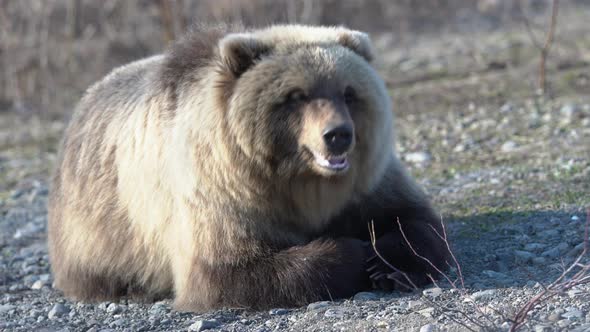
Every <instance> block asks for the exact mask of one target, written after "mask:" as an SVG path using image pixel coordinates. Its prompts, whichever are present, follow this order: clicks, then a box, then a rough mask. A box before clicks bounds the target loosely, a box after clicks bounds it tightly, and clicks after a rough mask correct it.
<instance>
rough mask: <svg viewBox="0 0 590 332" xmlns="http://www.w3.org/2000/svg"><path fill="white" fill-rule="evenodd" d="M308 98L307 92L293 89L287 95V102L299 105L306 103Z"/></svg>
mask: <svg viewBox="0 0 590 332" xmlns="http://www.w3.org/2000/svg"><path fill="white" fill-rule="evenodd" d="M306 98H307V95H306V94H305V92H304V91H303V90H301V89H293V90H291V92H289V93H288V94H287V98H286V102H288V103H298V102H301V101H304V100H305V99H306Z"/></svg>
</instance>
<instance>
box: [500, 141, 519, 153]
mask: <svg viewBox="0 0 590 332" xmlns="http://www.w3.org/2000/svg"><path fill="white" fill-rule="evenodd" d="M516 147H517V146H516V143H515V142H514V141H507V142H505V143H504V144H502V146H501V147H500V151H502V152H512V151H514V150H516Z"/></svg>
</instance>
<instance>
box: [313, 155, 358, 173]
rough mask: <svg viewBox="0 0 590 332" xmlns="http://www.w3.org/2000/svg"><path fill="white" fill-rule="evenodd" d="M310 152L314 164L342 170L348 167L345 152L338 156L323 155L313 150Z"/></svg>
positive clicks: (332, 169)
mask: <svg viewBox="0 0 590 332" xmlns="http://www.w3.org/2000/svg"><path fill="white" fill-rule="evenodd" d="M312 153H313V156H314V160H315V162H316V164H318V165H319V166H321V167H323V168H327V169H329V170H331V171H338V172H342V171H345V170H347V169H348V167H350V164H349V162H348V154H347V153H343V154H341V155H339V156H323V155H322V154H320V153H318V152H315V151H313V152H312Z"/></svg>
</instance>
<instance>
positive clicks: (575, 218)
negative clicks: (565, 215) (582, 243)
mask: <svg viewBox="0 0 590 332" xmlns="http://www.w3.org/2000/svg"><path fill="white" fill-rule="evenodd" d="M579 220H580V217H578V216H576V215H573V216H572V217H571V221H579Z"/></svg>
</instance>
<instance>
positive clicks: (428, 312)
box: [418, 307, 434, 318]
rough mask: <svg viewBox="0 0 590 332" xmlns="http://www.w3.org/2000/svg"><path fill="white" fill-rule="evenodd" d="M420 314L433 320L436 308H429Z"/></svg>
mask: <svg viewBox="0 0 590 332" xmlns="http://www.w3.org/2000/svg"><path fill="white" fill-rule="evenodd" d="M418 313H419V314H420V315H422V316H424V317H426V318H431V317H432V315H433V314H434V308H432V307H428V308H425V309H422V310H419V311H418Z"/></svg>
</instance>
